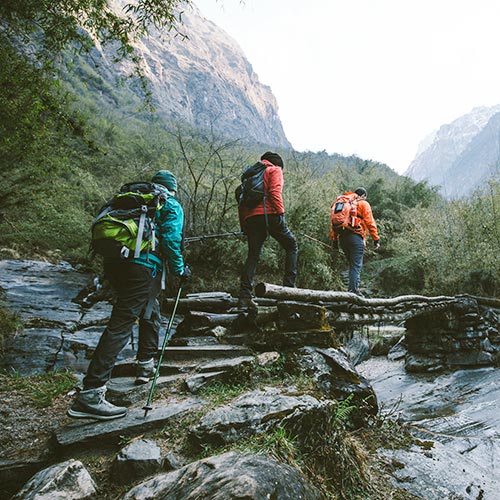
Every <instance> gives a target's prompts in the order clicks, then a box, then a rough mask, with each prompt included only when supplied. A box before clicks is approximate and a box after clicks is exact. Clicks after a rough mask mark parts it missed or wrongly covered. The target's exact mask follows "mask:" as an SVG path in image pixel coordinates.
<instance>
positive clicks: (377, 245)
mask: <svg viewBox="0 0 500 500" xmlns="http://www.w3.org/2000/svg"><path fill="white" fill-rule="evenodd" d="M379 248H380V240H377V241H374V242H373V250H378V249H379Z"/></svg>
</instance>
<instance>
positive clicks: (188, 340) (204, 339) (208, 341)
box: [169, 335, 220, 347]
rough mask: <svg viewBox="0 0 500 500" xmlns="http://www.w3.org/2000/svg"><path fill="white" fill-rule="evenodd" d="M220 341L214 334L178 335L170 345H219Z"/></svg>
mask: <svg viewBox="0 0 500 500" xmlns="http://www.w3.org/2000/svg"><path fill="white" fill-rule="evenodd" d="M219 344H220V342H219V341H218V340H217V338H216V337H214V336H212V335H209V336H207V335H205V336H199V337H177V338H175V337H174V338H173V339H172V340H171V341H170V343H169V346H170V347H179V346H184V347H199V346H206V345H219Z"/></svg>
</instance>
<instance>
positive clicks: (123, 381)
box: [106, 374, 185, 406]
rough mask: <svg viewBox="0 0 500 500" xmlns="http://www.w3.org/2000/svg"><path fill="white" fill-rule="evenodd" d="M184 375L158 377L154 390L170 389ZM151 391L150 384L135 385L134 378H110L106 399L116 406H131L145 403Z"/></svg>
mask: <svg viewBox="0 0 500 500" xmlns="http://www.w3.org/2000/svg"><path fill="white" fill-rule="evenodd" d="M184 377H185V375H182V374H178V375H168V376H166V377H158V379H157V380H156V389H162V388H165V387H170V386H172V385H175V384H176V383H177V382H179V381H180V380H181V379H182V378H184ZM150 390H151V382H149V383H148V384H141V385H135V377H119V378H112V379H111V380H110V381H109V382H108V384H107V392H106V398H107V399H108V400H109V401H110V402H111V403H113V404H115V405H117V406H131V405H133V404H134V403H138V402H141V401H146V400H147V397H148V395H149V391H150Z"/></svg>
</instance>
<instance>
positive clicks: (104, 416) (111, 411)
mask: <svg viewBox="0 0 500 500" xmlns="http://www.w3.org/2000/svg"><path fill="white" fill-rule="evenodd" d="M67 414H68V415H69V416H70V417H73V418H96V419H98V420H112V419H113V418H120V417H124V416H125V415H126V414H127V408H124V407H122V406H115V405H114V404H111V403H110V402H109V401H106V386H105V385H103V386H102V387H97V388H95V389H87V390H85V391H80V392H79V393H78V396H77V397H76V399H75V402H74V403H73V404H72V405H71V408H70V409H69V410H68V411H67Z"/></svg>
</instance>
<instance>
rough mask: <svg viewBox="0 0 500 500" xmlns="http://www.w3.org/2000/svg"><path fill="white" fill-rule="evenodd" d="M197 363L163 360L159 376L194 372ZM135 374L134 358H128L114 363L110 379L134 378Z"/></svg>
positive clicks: (197, 361)
mask: <svg viewBox="0 0 500 500" xmlns="http://www.w3.org/2000/svg"><path fill="white" fill-rule="evenodd" d="M199 362H200V361H199V360H196V361H189V360H185V361H182V360H181V361H177V362H167V361H165V358H164V359H163V362H162V364H161V368H160V376H167V375H177V374H180V373H188V372H190V371H192V370H194V369H195V368H196V367H197V366H198V364H199ZM135 372H136V360H135V358H129V359H125V360H123V361H120V362H118V363H116V365H115V367H114V368H113V373H112V377H113V378H117V377H135Z"/></svg>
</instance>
